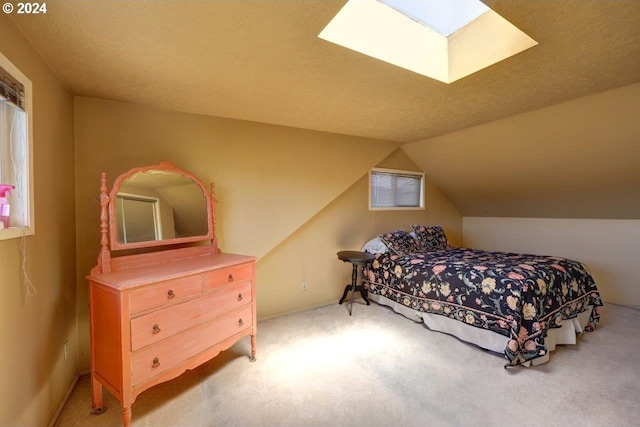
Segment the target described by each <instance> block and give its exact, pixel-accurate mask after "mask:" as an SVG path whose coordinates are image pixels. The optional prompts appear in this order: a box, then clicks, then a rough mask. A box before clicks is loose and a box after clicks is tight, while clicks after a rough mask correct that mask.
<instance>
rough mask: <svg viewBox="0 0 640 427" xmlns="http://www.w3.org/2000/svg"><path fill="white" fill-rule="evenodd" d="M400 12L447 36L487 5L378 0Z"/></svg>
mask: <svg viewBox="0 0 640 427" xmlns="http://www.w3.org/2000/svg"><path fill="white" fill-rule="evenodd" d="M379 1H380V2H381V3H384V4H386V5H387V6H390V7H392V8H394V9H395V10H397V11H398V12H400V13H403V14H405V15H407V16H408V17H409V18H413V19H415V20H416V21H418V22H420V23H421V24H423V25H427V26H429V27H431V28H432V29H433V30H435V31H437V32H438V33H440V34H442V35H443V36H445V37H449V36H450V35H451V34H453V33H454V32H456V31H458V30H459V29H460V28H462V27H464V26H465V25H467V24H468V23H469V22H471V21H473V20H474V19H476V18H477V17H478V16H480V15H482V14H483V13H485V12H487V11H488V10H490V9H489V7H488V6H487V5H485V4H484V3H482V2H481V1H478V0H471V1H469V0H379Z"/></svg>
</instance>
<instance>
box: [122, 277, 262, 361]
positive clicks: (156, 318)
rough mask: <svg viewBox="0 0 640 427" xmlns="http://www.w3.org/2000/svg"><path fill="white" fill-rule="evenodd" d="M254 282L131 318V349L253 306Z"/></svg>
mask: <svg viewBox="0 0 640 427" xmlns="http://www.w3.org/2000/svg"><path fill="white" fill-rule="evenodd" d="M252 300H253V297H252V295H251V282H242V283H238V284H231V285H227V286H223V287H221V288H217V289H216V290H215V291H214V292H211V293H208V294H204V295H202V296H201V297H199V298H196V299H192V300H190V301H187V302H183V303H181V304H176V305H173V306H171V307H167V308H163V309H160V310H157V311H154V312H152V313H149V314H145V315H144V316H140V317H137V318H135V319H131V350H132V351H137V350H139V349H141V348H143V347H146V346H148V345H150V344H153V343H156V342H158V341H160V340H163V339H165V338H168V337H170V336H171V335H174V334H176V333H178V332H180V331H183V330H185V329H189V328H191V327H193V326H196V325H198V324H200V323H204V322H206V321H208V320H211V319H214V318H216V317H218V316H220V315H221V314H224V313H226V312H228V311H232V310H235V309H237V308H239V307H241V306H243V305H246V304H250V303H251V301H252Z"/></svg>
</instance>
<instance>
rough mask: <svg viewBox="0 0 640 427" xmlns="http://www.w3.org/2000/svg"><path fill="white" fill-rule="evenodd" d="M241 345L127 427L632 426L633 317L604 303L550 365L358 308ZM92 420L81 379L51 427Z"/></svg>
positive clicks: (639, 343) (307, 316) (85, 426)
mask: <svg viewBox="0 0 640 427" xmlns="http://www.w3.org/2000/svg"><path fill="white" fill-rule="evenodd" d="M248 353H249V340H248V338H245V339H243V340H242V341H241V342H239V343H237V344H236V345H235V346H234V347H232V348H231V349H229V350H228V351H226V352H223V353H221V354H220V355H219V356H218V357H217V358H215V359H213V360H212V361H211V362H209V363H207V364H205V365H203V366H201V367H200V368H198V369H196V370H194V371H189V372H187V373H185V374H184V375H183V376H181V377H179V378H177V379H175V380H173V381H170V382H168V383H164V384H161V385H159V386H157V387H154V388H152V389H149V390H147V391H145V392H144V393H142V394H141V395H140V396H139V397H138V399H137V401H136V402H135V403H134V404H133V422H132V424H133V426H135V427H142V426H185V427H186V426H189V427H197V426H203V427H204V426H238V427H250V426H265V427H275V426H287V427H288V426H292V427H293V426H385V427H387V426H541V425H562V426H638V425H640V357H639V353H640V311H639V310H637V309H634V308H629V307H622V306H616V305H612V304H608V305H606V306H605V307H604V309H603V313H602V320H601V323H600V326H599V328H598V329H597V330H596V331H595V332H592V333H588V332H587V333H585V334H583V335H582V336H581V337H580V338H579V344H578V345H576V346H560V347H559V348H558V349H557V350H556V351H554V352H553V353H552V354H551V360H550V362H549V363H547V364H544V365H541V366H538V367H535V368H515V369H509V370H505V369H503V365H504V359H503V358H502V357H501V356H499V355H495V354H493V353H489V352H486V351H483V350H480V349H478V348H477V347H473V346H471V345H468V344H465V343H462V342H460V341H458V340H457V339H455V338H453V337H451V336H448V335H445V334H441V333H438V332H432V331H429V330H427V329H426V328H425V327H424V326H423V325H422V324H419V323H414V322H412V321H410V320H408V319H406V318H404V317H401V316H399V315H397V314H395V313H393V312H392V311H390V310H389V309H387V308H385V307H382V306H379V305H376V304H375V303H372V305H371V306H370V307H367V306H366V305H364V303H363V302H362V300H359V301H357V302H356V303H354V307H353V316H352V317H349V313H348V305H347V304H345V305H343V306H340V305H337V304H335V305H330V306H326V307H321V308H318V309H315V310H311V311H307V312H302V313H296V314H291V315H287V316H283V317H279V318H275V319H270V320H266V321H263V322H260V323H259V325H258V355H257V356H258V360H257V361H256V362H255V363H250V362H249V361H248V358H247V354H248ZM105 405H106V406H107V407H108V410H107V412H106V413H104V414H102V415H99V416H96V415H92V414H91V392H90V381H89V377H88V376H83V377H81V378H80V380H79V381H78V384H77V386H76V387H75V389H74V391H73V393H72V394H71V396H70V398H69V401H68V403H67V405H66V406H65V408H64V410H63V411H62V413H61V415H60V417H59V419H58V422H57V424H56V426H57V427H70V426H82V427H91V426H118V425H120V422H121V419H120V408H119V406H118V402H117V401H116V400H115V399H114V398H113V397H112V396H111V395H110V394H109V393H108V392H106V391H105Z"/></svg>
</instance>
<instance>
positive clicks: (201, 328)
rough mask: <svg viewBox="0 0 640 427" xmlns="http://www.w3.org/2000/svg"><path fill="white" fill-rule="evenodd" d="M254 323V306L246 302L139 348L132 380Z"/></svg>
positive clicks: (137, 381)
mask: <svg viewBox="0 0 640 427" xmlns="http://www.w3.org/2000/svg"><path fill="white" fill-rule="evenodd" d="M252 326H253V318H252V307H251V305H246V306H244V307H242V308H240V309H238V310H235V311H232V312H229V313H226V314H224V315H223V316H220V317H217V318H216V319H214V320H211V321H209V322H206V323H203V324H200V325H198V326H196V327H193V328H191V329H188V330H186V331H184V332H182V333H181V334H178V335H174V336H173V337H170V338H168V339H166V340H162V341H160V342H159V343H157V344H155V345H153V346H150V347H148V348H146V349H143V350H140V351H138V352H136V353H134V354H133V355H132V358H131V376H132V378H131V380H132V383H133V385H137V384H140V383H142V382H144V381H146V380H148V379H150V378H152V377H154V376H155V375H158V374H160V373H162V372H164V371H166V370H167V369H170V368H172V367H174V366H176V365H178V364H179V363H181V362H183V361H185V360H187V359H189V358H190V357H192V356H195V355H196V354H198V353H201V352H203V351H204V350H206V349H208V348H209V347H212V346H213V345H215V344H217V343H219V342H221V341H223V340H225V339H227V338H229V337H231V336H233V335H235V334H237V333H239V332H242V331H244V330H247V329H249V328H251V327H252Z"/></svg>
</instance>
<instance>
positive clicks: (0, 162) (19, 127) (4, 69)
mask: <svg viewBox="0 0 640 427" xmlns="http://www.w3.org/2000/svg"><path fill="white" fill-rule="evenodd" d="M31 105H32V104H31V81H30V80H29V79H28V78H27V77H26V76H25V75H24V74H23V73H22V72H21V71H20V70H19V69H18V68H16V67H15V65H13V64H12V63H11V61H9V60H8V59H7V58H6V57H5V56H4V55H2V54H1V53H0V184H7V185H11V186H15V189H13V190H12V191H11V194H10V195H9V194H6V196H5V197H6V198H7V199H8V201H9V206H10V211H9V214H10V215H9V221H8V223H9V224H8V225H9V227H8V228H3V229H0V240H5V239H11V238H16V237H22V236H25V235H31V234H33V233H34V227H33V173H32V169H31V165H32V160H31V159H32V154H31V150H32V132H31V123H32V116H31ZM0 228H2V227H0Z"/></svg>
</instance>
